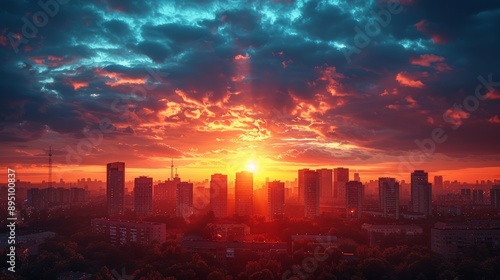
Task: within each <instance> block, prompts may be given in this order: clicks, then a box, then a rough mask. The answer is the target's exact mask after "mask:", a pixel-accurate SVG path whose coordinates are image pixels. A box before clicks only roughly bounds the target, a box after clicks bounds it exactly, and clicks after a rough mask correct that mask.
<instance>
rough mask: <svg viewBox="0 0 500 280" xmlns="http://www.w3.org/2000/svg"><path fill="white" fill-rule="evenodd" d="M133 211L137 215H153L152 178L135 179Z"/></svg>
mask: <svg viewBox="0 0 500 280" xmlns="http://www.w3.org/2000/svg"><path fill="white" fill-rule="evenodd" d="M134 210H135V213H136V214H137V215H151V214H152V213H153V178H149V177H146V176H141V177H139V178H135V180H134Z"/></svg>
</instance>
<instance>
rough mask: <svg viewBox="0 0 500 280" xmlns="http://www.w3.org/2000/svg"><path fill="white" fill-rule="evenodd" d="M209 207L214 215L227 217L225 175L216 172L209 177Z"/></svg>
mask: <svg viewBox="0 0 500 280" xmlns="http://www.w3.org/2000/svg"><path fill="white" fill-rule="evenodd" d="M210 209H211V210H212V211H213V212H214V215H215V217H218V218H220V217H227V175H223V174H220V173H217V174H212V176H211V177H210Z"/></svg>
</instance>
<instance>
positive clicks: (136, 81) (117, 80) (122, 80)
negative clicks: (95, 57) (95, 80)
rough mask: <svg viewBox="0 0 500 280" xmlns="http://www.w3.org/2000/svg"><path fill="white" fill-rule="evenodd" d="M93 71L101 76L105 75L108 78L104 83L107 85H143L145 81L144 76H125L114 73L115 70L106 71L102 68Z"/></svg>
mask: <svg viewBox="0 0 500 280" xmlns="http://www.w3.org/2000/svg"><path fill="white" fill-rule="evenodd" d="M95 73H96V74H97V75H99V76H101V77H106V78H108V79H109V80H107V81H105V82H104V83H105V84H106V85H108V86H111V87H115V86H119V85H123V84H125V85H143V84H145V83H146V79H145V78H132V77H126V76H125V75H124V74H122V73H116V72H108V71H105V70H102V69H96V70H95Z"/></svg>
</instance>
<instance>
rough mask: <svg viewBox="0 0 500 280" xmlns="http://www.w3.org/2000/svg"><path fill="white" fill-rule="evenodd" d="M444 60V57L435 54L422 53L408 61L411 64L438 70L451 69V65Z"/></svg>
mask: <svg viewBox="0 0 500 280" xmlns="http://www.w3.org/2000/svg"><path fill="white" fill-rule="evenodd" d="M445 60H446V59H445V58H444V57H442V56H437V55H434V54H423V55H421V56H419V57H415V58H412V59H411V60H410V62H411V64H413V65H420V66H425V67H433V68H435V69H436V70H438V71H447V70H451V67H450V66H448V64H446V63H445V62H444V61H445Z"/></svg>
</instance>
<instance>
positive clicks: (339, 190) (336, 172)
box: [333, 167, 349, 205]
mask: <svg viewBox="0 0 500 280" xmlns="http://www.w3.org/2000/svg"><path fill="white" fill-rule="evenodd" d="M348 181H349V168H343V167H338V168H335V169H333V196H334V197H335V198H337V199H338V200H340V204H341V205H345V184H346V183H347V182H348Z"/></svg>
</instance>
